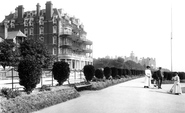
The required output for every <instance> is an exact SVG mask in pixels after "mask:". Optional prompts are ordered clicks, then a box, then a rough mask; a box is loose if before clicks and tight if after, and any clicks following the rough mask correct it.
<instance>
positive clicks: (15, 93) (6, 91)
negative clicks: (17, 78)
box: [1, 88, 21, 99]
mask: <svg viewBox="0 0 185 113" xmlns="http://www.w3.org/2000/svg"><path fill="white" fill-rule="evenodd" d="M1 94H2V96H4V97H6V98H7V99H9V98H15V97H17V96H20V94H21V93H20V92H19V91H18V90H15V91H13V90H12V89H10V88H2V89H1Z"/></svg>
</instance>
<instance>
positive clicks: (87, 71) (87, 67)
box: [83, 65, 95, 81]
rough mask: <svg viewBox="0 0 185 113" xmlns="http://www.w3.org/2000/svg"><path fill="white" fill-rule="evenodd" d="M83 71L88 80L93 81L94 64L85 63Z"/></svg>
mask: <svg viewBox="0 0 185 113" xmlns="http://www.w3.org/2000/svg"><path fill="white" fill-rule="evenodd" d="M83 72H84V75H85V78H86V80H87V81H91V80H92V78H93V77H94V72H95V69H94V66H93V65H85V66H84V70H83Z"/></svg>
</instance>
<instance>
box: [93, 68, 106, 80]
mask: <svg viewBox="0 0 185 113" xmlns="http://www.w3.org/2000/svg"><path fill="white" fill-rule="evenodd" d="M95 77H96V78H98V79H103V77H104V76H103V71H102V70H101V69H96V71H95Z"/></svg>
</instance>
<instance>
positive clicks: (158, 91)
mask: <svg viewBox="0 0 185 113" xmlns="http://www.w3.org/2000/svg"><path fill="white" fill-rule="evenodd" d="M150 92H157V93H163V94H170V95H173V94H171V93H170V92H168V91H166V92H164V91H156V90H155V91H154V90H150Z"/></svg>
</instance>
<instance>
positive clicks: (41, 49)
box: [19, 39, 53, 67]
mask: <svg viewBox="0 0 185 113" xmlns="http://www.w3.org/2000/svg"><path fill="white" fill-rule="evenodd" d="M19 50H20V57H22V59H26V58H27V57H29V58H32V59H33V60H35V61H37V62H38V63H39V64H40V65H41V66H42V67H48V66H51V65H52V64H53V56H51V55H50V54H49V52H48V50H47V48H46V46H45V45H44V44H43V43H42V42H41V41H39V40H37V41H35V40H33V39H29V40H25V41H24V42H23V43H21V44H20V48H19Z"/></svg>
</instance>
